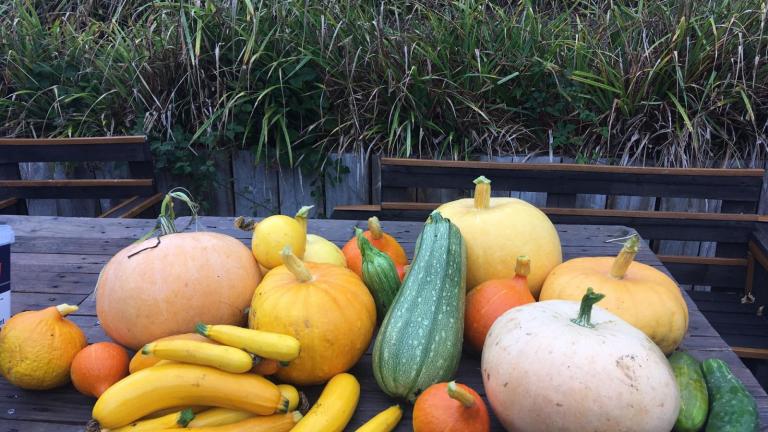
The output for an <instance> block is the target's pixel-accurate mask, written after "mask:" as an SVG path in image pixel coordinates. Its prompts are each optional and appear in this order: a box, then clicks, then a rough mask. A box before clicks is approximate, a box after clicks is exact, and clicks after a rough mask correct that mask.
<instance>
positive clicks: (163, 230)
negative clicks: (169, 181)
mask: <svg viewBox="0 0 768 432" xmlns="http://www.w3.org/2000/svg"><path fill="white" fill-rule="evenodd" d="M174 198H176V199H177V200H179V201H182V202H184V203H185V204H186V205H187V207H189V211H190V212H191V213H192V218H190V220H189V224H188V225H187V226H186V227H184V229H186V228H187V227H189V226H190V225H192V223H194V222H195V221H196V220H197V212H198V210H200V206H199V205H198V204H197V203H196V202H194V201H192V194H191V193H190V192H189V191H188V190H186V189H184V188H182V187H176V188H173V189H171V190H170V191H168V193H167V194H165V198H163V202H162V203H161V204H160V214H159V215H158V216H157V223H156V224H155V227H154V228H152V231H150V232H148V233H146V234H145V235H144V236H143V237H141V238H140V239H139V240H138V241H144V240H146V239H148V238H150V237H152V235H153V234H154V233H156V232H158V231H159V232H160V236H164V235H168V234H173V233H177V232H179V230H178V228H176V212H174V211H173V199H174ZM182 231H183V230H182Z"/></svg>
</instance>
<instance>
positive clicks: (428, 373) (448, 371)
mask: <svg viewBox="0 0 768 432" xmlns="http://www.w3.org/2000/svg"><path fill="white" fill-rule="evenodd" d="M466 261H467V260H466V247H465V245H464V239H463V238H462V237H461V232H460V231H459V228H458V227H457V226H456V225H454V224H453V223H451V222H450V221H449V220H448V219H445V218H443V217H442V216H441V215H440V213H439V212H437V211H435V212H433V213H432V214H431V215H430V216H429V218H428V219H427V222H426V223H425V224H424V229H423V230H422V232H421V234H420V235H419V238H418V239H417V241H416V251H415V253H414V258H413V262H412V263H411V268H410V271H409V272H408V275H407V276H406V277H405V280H404V281H403V285H402V286H401V287H400V291H399V292H398V293H397V296H396V297H395V300H394V302H393V303H392V306H391V307H390V310H389V312H388V313H387V315H386V317H385V318H384V322H383V323H382V324H381V329H380V330H379V334H378V336H377V337H376V342H375V344H374V348H373V374H374V377H375V378H376V382H377V383H378V384H379V387H381V389H382V390H383V391H384V392H385V393H387V394H388V395H390V396H392V397H396V398H401V399H406V400H408V401H411V402H413V401H414V400H415V399H416V396H418V395H419V393H421V391H423V390H425V389H426V388H427V387H429V386H430V385H432V384H435V383H438V382H442V381H450V380H451V378H452V377H453V375H454V374H455V373H456V369H457V368H458V365H459V359H460V358H461V346H462V338H463V333H464V301H465V286H466V271H467V270H466V269H467V265H466Z"/></svg>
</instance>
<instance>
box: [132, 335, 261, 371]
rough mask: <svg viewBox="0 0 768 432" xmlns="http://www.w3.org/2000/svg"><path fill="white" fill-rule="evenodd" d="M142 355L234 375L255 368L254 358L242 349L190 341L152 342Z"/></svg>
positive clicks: (143, 349) (145, 346)
mask: <svg viewBox="0 0 768 432" xmlns="http://www.w3.org/2000/svg"><path fill="white" fill-rule="evenodd" d="M141 353H142V354H143V355H151V356H154V357H156V358H159V359H162V360H170V361H176V362H183V363H190V364H197V365H203V366H211V367H215V368H216V369H221V370H223V371H226V372H232V373H245V372H248V371H249V370H251V368H252V367H253V357H251V355H250V354H248V353H247V352H245V351H243V350H241V349H237V348H233V347H231V346H225V345H214V344H209V343H205V342H198V341H190V340H165V341H158V342H151V343H148V344H146V345H144V348H142V349H141ZM161 362H162V361H161ZM161 362H159V363H161Z"/></svg>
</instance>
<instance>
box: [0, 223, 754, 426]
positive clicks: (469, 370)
mask: <svg viewBox="0 0 768 432" xmlns="http://www.w3.org/2000/svg"><path fill="white" fill-rule="evenodd" d="M186 222H187V219H186V218H182V219H181V220H179V221H178V224H179V226H185V225H186ZM2 223H8V224H10V225H11V226H12V227H13V229H14V231H15V232H16V235H17V236H18V239H19V240H18V242H17V243H16V244H14V246H13V249H12V253H13V255H12V278H13V280H12V284H14V290H15V287H16V284H17V283H18V284H20V289H22V290H24V291H19V292H18V293H15V294H14V296H13V307H14V310H15V311H18V310H23V309H24V308H27V307H42V306H45V305H48V304H51V303H54V302H56V301H59V300H61V299H66V300H67V301H69V300H72V301H77V300H78V299H80V306H81V309H80V311H78V313H77V314H76V315H75V316H73V317H72V318H71V319H72V321H74V322H76V323H77V324H78V325H80V326H81V327H82V328H83V330H84V332H85V333H86V335H87V337H88V340H89V342H97V341H102V340H107V337H106V336H105V335H104V333H103V331H102V329H101V327H100V326H99V324H98V321H97V319H96V317H95V316H94V315H95V309H94V302H93V299H94V296H93V295H92V292H91V291H90V290H88V289H86V288H90V289H92V286H93V284H95V278H96V277H97V274H98V271H99V270H100V267H101V266H102V265H103V264H104V263H106V261H107V260H108V259H109V258H110V257H111V255H112V254H113V253H115V252H116V251H117V250H119V248H122V247H125V246H126V245H128V244H130V243H131V242H132V241H134V240H135V239H136V238H138V237H140V236H141V235H143V234H144V233H145V232H146V231H147V230H148V229H150V228H151V227H152V225H153V224H154V221H152V220H130V219H128V220H121V219H93V218H58V217H25V216H4V215H0V224H2ZM364 224H365V221H364V220H310V222H309V231H310V232H314V233H318V234H320V235H323V236H325V237H327V238H329V239H331V240H332V241H334V242H335V243H337V244H342V243H343V242H345V241H346V240H347V239H348V238H349V236H350V235H351V228H352V227H353V226H364ZM383 226H384V229H385V230H387V231H388V232H390V233H391V234H392V235H394V236H395V237H396V238H398V239H399V240H401V241H402V243H403V244H404V247H405V248H406V250H407V251H408V253H409V254H411V253H412V251H413V246H414V241H415V239H416V236H417V235H418V233H419V232H420V230H421V223H418V222H417V223H414V222H390V221H384V222H383ZM557 228H558V233H559V234H560V237H561V240H562V242H563V252H564V255H565V258H566V259H569V258H574V257H578V256H593V255H601V256H612V255H615V254H616V252H617V251H618V249H619V248H620V245H618V244H616V243H606V241H608V240H610V239H614V238H618V237H623V236H626V235H628V234H630V233H631V232H632V230H630V229H628V228H626V227H620V226H578V225H560V226H558V227H557ZM189 229H194V226H193V227H190V228H189ZM197 229H201V230H212V231H220V232H223V233H226V234H230V235H234V236H235V237H237V238H239V239H240V240H241V241H243V242H244V243H248V242H249V239H248V235H247V233H240V232H238V231H236V230H234V228H232V218H225V217H203V218H200V220H199V223H198V224H197ZM83 250H85V252H83ZM99 251H101V253H98V252H99ZM718 259H720V258H718ZM638 260H639V261H641V262H645V263H647V264H649V265H652V266H654V267H656V268H659V269H660V270H662V271H666V269H665V268H664V267H663V266H662V264H661V263H660V262H659V261H658V259H657V258H656V257H655V255H653V253H651V252H650V250H649V249H648V247H647V245H646V244H644V246H643V247H642V248H641V251H640V253H639V254H638ZM722 263H723V264H728V263H732V264H739V263H740V262H735V261H731V260H726V261H722ZM62 281H65V282H67V284H62V283H61V282H62ZM57 283H58V287H57V288H53V285H55V284H57ZM25 286H26V287H28V288H35V287H42V289H43V290H44V291H31V290H30V291H28V292H27V290H26V289H25V288H24V287H25ZM45 287H47V291H48V292H46V291H45V290H46V288H45ZM694 294H695V295H699V294H700V293H694ZM723 295H724V294H723ZM51 298H54V299H56V300H50V299H51ZM685 299H686V302H687V304H688V307H689V312H690V324H689V331H688V334H687V335H686V338H685V340H684V341H683V347H684V349H685V350H687V351H688V352H690V353H691V354H692V355H693V356H694V357H696V358H698V359H704V358H709V357H718V358H722V359H723V360H725V361H726V362H728V363H729V364H730V365H731V367H732V368H733V370H734V372H735V374H736V375H737V376H739V378H740V379H742V380H743V381H744V382H745V385H746V386H747V388H748V390H749V391H750V392H751V393H752V394H753V395H755V397H756V400H757V403H758V406H759V410H760V415H761V419H762V422H763V429H762V430H768V426H767V425H768V396H766V395H765V392H764V391H763V390H762V389H761V388H760V387H759V385H758V384H757V382H756V381H755V379H754V377H753V376H752V375H751V373H750V372H749V370H747V369H746V368H745V367H744V365H743V364H742V363H741V361H740V360H739V359H738V358H737V357H736V355H735V354H734V353H733V352H732V351H731V350H730V349H729V347H728V346H727V345H726V343H725V342H724V341H723V339H722V338H720V336H719V335H718V333H717V332H716V331H715V330H714V329H713V328H712V326H711V325H710V324H709V322H708V321H707V319H706V318H705V317H704V315H703V314H702V312H701V311H699V309H698V308H697V307H696V305H695V303H693V301H692V300H691V299H690V298H689V297H688V295H685ZM723 299H731V297H722V298H721V299H715V300H716V301H718V302H719V303H721V304H727V305H730V306H729V307H732V308H733V309H734V310H737V309H738V308H741V307H743V306H744V305H741V304H739V303H738V302H736V301H733V302H728V303H725V302H724V300H723ZM724 315H727V313H724ZM723 319H725V318H723ZM370 363H371V357H370V350H369V353H368V354H366V355H365V356H364V357H363V358H362V359H361V361H360V362H359V363H358V364H357V365H356V366H355V367H354V368H353V370H352V372H353V373H354V374H355V375H356V376H357V377H358V378H359V380H360V382H361V385H362V395H361V402H360V406H359V408H358V410H357V412H356V413H355V416H354V418H353V420H352V422H351V423H350V426H349V427H348V429H347V430H350V431H351V430H354V428H355V427H357V426H359V425H360V424H362V423H363V422H364V421H366V420H367V419H368V418H370V417H372V416H373V415H374V414H375V413H377V412H378V411H380V410H382V409H384V408H386V407H388V406H390V405H391V404H392V403H393V401H392V400H390V399H389V398H388V397H386V396H385V395H384V394H383V393H381V392H380V391H379V390H378V389H377V386H376V384H375V381H374V379H373V376H372V375H371V368H370ZM457 379H458V380H459V381H460V382H463V383H465V384H468V385H470V386H472V387H473V388H475V389H476V390H477V391H478V392H480V393H481V394H483V393H484V392H483V388H482V381H481V377H480V373H479V358H478V357H477V356H476V355H473V354H470V353H467V354H465V355H464V357H463V359H462V363H461V367H460V370H459V373H458V377H457ZM303 390H306V391H307V394H308V396H309V398H310V400H311V401H314V400H316V398H317V396H318V394H319V392H320V390H321V389H320V387H311V388H306V389H303ZM0 395H2V396H5V397H2V398H0V424H2V425H3V426H4V427H5V425H6V424H13V425H21V426H22V428H21V429H19V430H23V431H26V430H27V429H24V427H26V426H29V427H30V429H29V430H31V431H34V432H37V431H41V432H42V431H59V430H64V431H68V430H69V429H67V427H69V426H68V425H76V426H78V425H84V424H85V422H86V421H87V420H88V418H89V417H90V410H91V407H92V403H93V400H92V399H89V398H85V397H84V396H81V395H79V394H77V393H76V392H75V391H74V389H72V388H71V387H69V386H68V387H64V388H61V389H57V390H53V391H50V392H25V391H22V390H19V389H17V388H15V387H12V386H10V385H9V384H8V383H7V382H6V381H5V380H3V379H0ZM9 409H13V414H8V410H9ZM410 416H411V409H410V407H406V409H405V416H404V420H403V422H402V423H401V425H400V426H399V427H398V428H397V429H396V430H397V431H407V430H410V423H409V422H410V418H411V417H410ZM14 427H15V426H14ZM78 430H79V429H78ZM493 430H494V431H501V428H500V426H499V425H498V423H496V422H494V427H493ZM0 432H2V429H0Z"/></svg>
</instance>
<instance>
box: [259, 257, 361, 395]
mask: <svg viewBox="0 0 768 432" xmlns="http://www.w3.org/2000/svg"><path fill="white" fill-rule="evenodd" d="M282 255H283V256H282V258H283V263H284V265H282V266H279V267H275V268H274V269H272V270H271V271H270V272H269V273H267V275H266V276H265V277H264V280H263V281H262V282H261V284H260V285H259V287H258V288H257V289H256V293H255V294H254V295H253V302H252V303H251V311H250V314H249V320H248V325H249V326H250V327H251V328H253V329H257V330H264V331H271V332H275V333H283V334H288V335H291V336H293V337H295V338H296V339H298V340H299V342H300V343H301V353H300V354H299V357H298V358H296V359H295V360H293V361H291V363H290V364H289V365H288V366H287V367H282V368H280V369H279V370H278V371H277V373H276V376H277V377H278V378H279V379H280V380H283V381H286V382H289V383H291V384H297V385H309V384H320V383H323V382H325V381H328V380H329V379H331V378H332V377H333V376H335V375H337V374H339V373H342V372H344V371H346V370H348V369H349V368H351V367H352V366H353V365H354V364H355V363H357V361H358V360H359V359H360V357H361V356H362V355H363V353H364V352H365V350H366V349H367V348H368V345H369V344H370V341H371V337H372V335H373V328H374V326H375V324H376V306H375V305H374V302H373V297H371V294H370V292H369V291H368V288H366V287H365V284H364V283H363V281H362V280H361V279H360V278H359V277H358V276H357V275H356V274H354V273H353V272H352V271H351V270H349V269H347V268H344V267H340V266H336V265H331V264H321V263H304V262H302V261H301V260H299V259H298V258H297V257H296V256H295V255H293V254H292V253H291V252H290V250H288V249H286V250H284V251H283V254H282Z"/></svg>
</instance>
